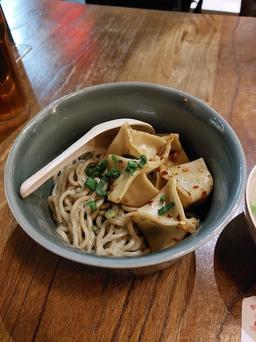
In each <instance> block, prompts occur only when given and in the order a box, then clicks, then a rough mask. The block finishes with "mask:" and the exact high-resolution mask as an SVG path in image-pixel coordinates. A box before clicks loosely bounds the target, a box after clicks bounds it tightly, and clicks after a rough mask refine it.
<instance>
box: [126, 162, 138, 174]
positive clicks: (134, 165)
mask: <svg viewBox="0 0 256 342" xmlns="http://www.w3.org/2000/svg"><path fill="white" fill-rule="evenodd" d="M137 168H138V164H137V163H136V162H135V161H132V160H129V161H128V164H127V167H126V169H125V171H126V172H128V173H131V174H133V172H134V171H135V170H136V169H137Z"/></svg>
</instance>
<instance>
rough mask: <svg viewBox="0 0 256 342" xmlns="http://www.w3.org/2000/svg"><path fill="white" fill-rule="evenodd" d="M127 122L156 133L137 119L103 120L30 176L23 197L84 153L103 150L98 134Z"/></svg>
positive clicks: (21, 193)
mask: <svg viewBox="0 0 256 342" xmlns="http://www.w3.org/2000/svg"><path fill="white" fill-rule="evenodd" d="M125 122H128V123H129V124H130V125H132V126H138V127H140V129H142V130H144V131H147V132H149V133H154V132H155V131H154V128H153V127H152V126H151V125H149V124H148V123H146V122H143V121H139V120H135V119H116V120H110V121H107V122H103V123H101V124H99V125H96V126H94V127H93V128H92V129H90V130H89V131H88V132H87V133H86V134H85V135H83V136H82V137H81V138H80V139H78V140H77V141H76V142H75V143H73V144H72V145H71V146H69V147H68V148H67V149H66V150H65V151H64V152H62V153H61V154H60V155H58V156H57V157H56V158H54V159H53V160H52V161H50V162H49V163H48V164H47V165H45V166H44V167H42V168H41V169H40V170H38V171H37V172H35V173H34V174H33V175H32V176H30V177H29V178H28V179H27V180H26V181H25V182H23V183H22V185H21V187H20V195H21V197H22V198H25V197H27V196H29V195H30V194H31V193H32V192H34V191H35V190H37V189H38V188H39V187H40V186H41V185H42V184H44V183H45V182H46V181H47V180H48V179H50V178H51V177H52V176H54V175H55V174H57V173H58V172H59V171H60V170H61V169H62V168H63V167H64V166H66V165H67V164H69V163H70V162H72V161H73V160H75V159H76V158H78V157H80V156H81V155H82V154H84V153H86V152H89V151H92V148H93V150H96V151H98V150H102V149H101V148H100V147H101V146H98V147H96V146H97V144H96V142H95V141H96V139H94V138H95V137H96V136H98V135H99V134H101V133H104V132H106V131H109V130H112V129H114V128H118V127H121V126H122V125H123V124H124V123H125Z"/></svg>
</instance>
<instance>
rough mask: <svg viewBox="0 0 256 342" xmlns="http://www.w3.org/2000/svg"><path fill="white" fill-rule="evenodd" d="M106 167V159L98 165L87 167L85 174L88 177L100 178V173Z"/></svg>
mask: <svg viewBox="0 0 256 342" xmlns="http://www.w3.org/2000/svg"><path fill="white" fill-rule="evenodd" d="M107 166H108V161H107V160H106V159H103V160H102V161H101V162H100V163H99V164H98V165H93V166H89V167H87V168H86V170H85V173H86V175H87V176H88V177H92V178H95V177H100V176H101V175H102V173H103V172H104V171H105V170H106V168H107Z"/></svg>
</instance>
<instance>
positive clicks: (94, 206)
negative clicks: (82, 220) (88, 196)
mask: <svg viewBox="0 0 256 342" xmlns="http://www.w3.org/2000/svg"><path fill="white" fill-rule="evenodd" d="M86 204H88V205H89V207H90V208H91V209H92V211H95V210H97V205H96V202H95V201H89V202H87V203H86Z"/></svg>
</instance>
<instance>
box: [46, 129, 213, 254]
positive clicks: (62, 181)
mask: <svg viewBox="0 0 256 342" xmlns="http://www.w3.org/2000/svg"><path fill="white" fill-rule="evenodd" d="M53 181H54V188H53V190H52V194H51V196H49V198H48V204H49V207H50V208H51V210H52V213H53V218H54V220H55V221H56V222H57V228H56V233H57V234H58V236H59V237H60V238H61V239H63V240H64V241H65V242H66V243H68V244H71V245H72V246H73V247H75V248H78V249H80V250H82V251H84V252H87V253H93V254H97V255H103V256H115V257H125V256H138V255H144V254H146V253H149V252H151V251H156V250H161V249H164V248H168V247H171V246H174V245H175V244H176V243H178V242H179V241H181V240H182V239H184V238H185V237H186V236H187V235H188V234H192V233H193V232H195V230H196V229H197V228H198V226H199V219H197V218H196V217H194V216H190V217H189V216H188V217H187V216H186V212H185V210H186V208H188V207H189V206H191V205H193V204H194V203H201V202H202V201H203V200H204V199H205V198H206V197H207V196H208V195H209V194H210V192H211V190H212V186H213V179H212V176H211V174H210V171H209V170H208V168H207V165H206V164H205V162H204V160H203V158H199V159H196V160H193V161H189V159H188V156H187V155H186V152H185V151H184V149H183V147H182V145H181V143H180V140H179V135H178V134H173V133H171V134H169V135H166V136H162V137H159V136H157V135H153V134H148V133H146V132H141V131H137V130H134V129H132V128H131V127H130V126H129V125H128V124H124V125H123V126H122V127H121V128H120V130H119V132H118V134H117V135H116V137H115V138H114V139H113V141H112V142H111V144H110V145H109V146H108V148H107V151H106V152H104V153H99V152H89V153H87V154H85V155H84V156H82V157H80V158H79V159H77V160H75V161H73V162H72V163H71V164H69V165H67V166H66V167H65V168H64V169H63V170H62V171H61V172H60V173H59V174H58V175H56V176H55V177H54V178H53Z"/></svg>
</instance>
